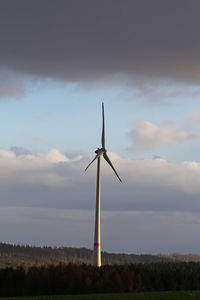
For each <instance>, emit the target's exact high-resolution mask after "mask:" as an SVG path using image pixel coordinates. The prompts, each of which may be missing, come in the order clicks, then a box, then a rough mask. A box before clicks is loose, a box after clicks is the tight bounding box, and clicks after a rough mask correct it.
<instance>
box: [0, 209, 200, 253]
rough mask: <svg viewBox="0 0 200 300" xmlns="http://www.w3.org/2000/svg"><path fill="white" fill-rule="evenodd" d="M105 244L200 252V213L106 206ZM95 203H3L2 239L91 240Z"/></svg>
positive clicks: (106, 247)
mask: <svg viewBox="0 0 200 300" xmlns="http://www.w3.org/2000/svg"><path fill="white" fill-rule="evenodd" d="M101 216H102V218H101V220H102V250H103V251H109V252H115V253H116V252H118V253H136V254H142V253H145V254H146V253H156V254H158V253H174V252H176V253H177V252H181V253H198V251H199V250H198V245H197V243H196V239H197V236H198V234H199V223H200V213H197V212H193V213H191V212H189V213H188V212H181V211H180V212H178V211H177V212H164V211H161V212H154V211H137V210H136V211H127V210H122V211H116V210H112V211H104V210H102V215H101ZM158 224H159V226H158ZM93 232H94V209H92V210H79V209H76V210H73V209H55V208H54V209H52V208H34V207H17V206H11V207H1V209H0V235H1V241H2V242H7V243H12V244H24V245H27V244H29V245H37V246H41V245H42V246H47V245H48V246H67V247H87V248H90V249H91V248H92V246H93Z"/></svg>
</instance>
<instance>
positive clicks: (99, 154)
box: [85, 152, 102, 171]
mask: <svg viewBox="0 0 200 300" xmlns="http://www.w3.org/2000/svg"><path fill="white" fill-rule="evenodd" d="M101 155H102V152H100V153H98V154H97V155H96V156H95V158H94V159H93V160H92V161H91V162H90V163H89V165H88V166H87V168H85V171H87V169H88V168H89V166H90V165H91V164H92V163H93V162H94V161H95V160H96V159H97V158H98V157H99V156H101Z"/></svg>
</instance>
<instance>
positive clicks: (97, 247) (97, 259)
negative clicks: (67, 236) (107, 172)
mask: <svg viewBox="0 0 200 300" xmlns="http://www.w3.org/2000/svg"><path fill="white" fill-rule="evenodd" d="M100 163H101V156H99V157H98V159H97V186H96V212H95V231H94V252H93V264H94V266H97V267H101V227H100V226H101V224H100V221H101V220H100V176H101V166H100Z"/></svg>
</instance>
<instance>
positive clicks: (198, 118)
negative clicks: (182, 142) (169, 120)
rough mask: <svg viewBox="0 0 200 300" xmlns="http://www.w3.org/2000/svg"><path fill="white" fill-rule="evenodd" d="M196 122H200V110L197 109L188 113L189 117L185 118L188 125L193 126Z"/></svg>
mask: <svg viewBox="0 0 200 300" xmlns="http://www.w3.org/2000/svg"><path fill="white" fill-rule="evenodd" d="M195 124H200V111H199V110H195V111H190V112H189V113H188V117H187V118H186V120H185V125H186V126H191V125H195Z"/></svg>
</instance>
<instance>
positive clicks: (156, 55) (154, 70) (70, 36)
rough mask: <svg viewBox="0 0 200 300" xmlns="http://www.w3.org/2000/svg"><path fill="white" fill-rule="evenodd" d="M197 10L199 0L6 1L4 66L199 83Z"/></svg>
mask: <svg viewBox="0 0 200 300" xmlns="http://www.w3.org/2000/svg"><path fill="white" fill-rule="evenodd" d="M199 10H200V3H199V2H198V1H196V0H191V1H187V0H173V1H165V2H163V1H162V2H161V1H160V0H153V1H145V0H142V1H132V0H127V1H126V2H125V3H124V1H115V0H110V1H106V0H102V1H97V0H85V1H80V0H75V1H74V0H69V1H64V0H59V1H56V2H55V1H53V0H43V1H42V2H41V3H39V2H37V1H34V0H31V1H28V2H27V1H26V0H19V1H17V2H13V1H11V0H8V1H3V2H1V4H0V44H1V55H0V66H1V67H3V68H4V69H11V70H14V71H16V72H22V73H23V74H30V75H34V76H41V77H48V78H56V79H61V80H68V81H83V82H84V81H88V80H96V79H98V80H99V79H101V78H104V80H105V77H110V78H112V77H113V75H114V74H121V75H123V76H124V75H125V76H128V77H134V76H135V75H137V76H138V75H139V76H147V77H154V78H161V77H162V78H170V79H173V80H179V81H187V82H197V83H199V82H200V75H199V74H200V66H199V59H200V57H199V56H200V41H199V39H198V28H199V26H200V19H199V14H198V12H199ZM36 20H37V21H36ZM15 92H16V91H15ZM4 93H5V94H6V93H8V92H6V91H4ZM9 93H10V92H9Z"/></svg>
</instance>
